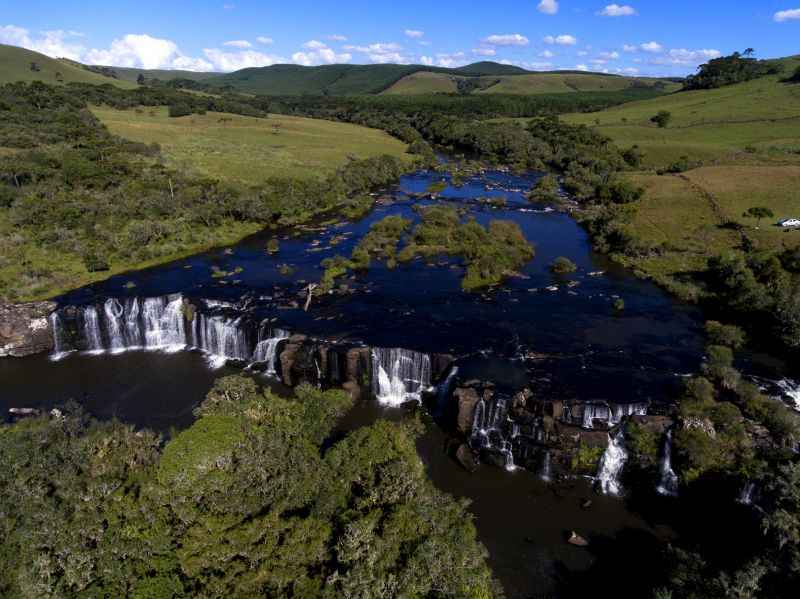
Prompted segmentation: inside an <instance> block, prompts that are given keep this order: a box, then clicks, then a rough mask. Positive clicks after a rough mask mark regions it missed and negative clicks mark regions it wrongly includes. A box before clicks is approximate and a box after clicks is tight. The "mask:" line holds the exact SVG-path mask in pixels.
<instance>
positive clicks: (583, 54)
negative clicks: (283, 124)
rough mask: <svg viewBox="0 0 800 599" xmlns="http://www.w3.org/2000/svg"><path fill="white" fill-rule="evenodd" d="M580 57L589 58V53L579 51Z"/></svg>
mask: <svg viewBox="0 0 800 599" xmlns="http://www.w3.org/2000/svg"><path fill="white" fill-rule="evenodd" d="M578 56H589V53H588V52H587V51H586V50H579V51H578Z"/></svg>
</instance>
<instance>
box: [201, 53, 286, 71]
mask: <svg viewBox="0 0 800 599" xmlns="http://www.w3.org/2000/svg"><path fill="white" fill-rule="evenodd" d="M203 52H204V53H205V55H206V58H208V60H210V61H211V63H212V64H213V68H214V70H215V71H223V72H228V71H238V70H239V69H249V68H253V67H268V66H271V65H273V64H278V63H282V62H287V61H286V59H284V58H281V57H280V56H273V55H271V54H264V53H262V52H258V51H256V50H245V51H242V52H225V51H224V50H219V49H217V48H205V49H204V50H203Z"/></svg>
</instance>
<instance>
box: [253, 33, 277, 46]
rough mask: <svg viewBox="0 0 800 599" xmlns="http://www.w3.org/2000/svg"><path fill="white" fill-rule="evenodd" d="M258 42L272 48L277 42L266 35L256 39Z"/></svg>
mask: <svg viewBox="0 0 800 599" xmlns="http://www.w3.org/2000/svg"><path fill="white" fill-rule="evenodd" d="M256 41H257V42H258V43H259V44H263V45H265V46H271V45H272V44H274V43H275V40H274V39H272V38H271V37H267V36H265V35H259V36H258V37H257V38H256Z"/></svg>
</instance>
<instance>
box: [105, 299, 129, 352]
mask: <svg viewBox="0 0 800 599" xmlns="http://www.w3.org/2000/svg"><path fill="white" fill-rule="evenodd" d="M103 312H104V313H105V321H106V332H107V333H108V344H109V349H110V350H111V353H120V352H123V351H125V350H126V349H127V343H126V340H125V336H124V332H125V323H124V320H123V318H122V317H123V316H124V314H125V309H124V308H123V307H122V304H120V303H119V301H118V300H116V299H114V298H110V299H107V300H106V303H105V304H104V305H103Z"/></svg>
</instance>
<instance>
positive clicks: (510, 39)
mask: <svg viewBox="0 0 800 599" xmlns="http://www.w3.org/2000/svg"><path fill="white" fill-rule="evenodd" d="M483 43H484V44H488V45H490V46H527V45H528V44H529V43H530V40H528V38H527V37H525V36H524V35H520V34H519V33H504V34H495V35H490V36H489V37H487V38H486V39H485V40H483Z"/></svg>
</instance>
